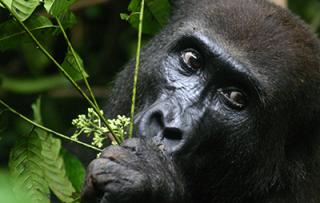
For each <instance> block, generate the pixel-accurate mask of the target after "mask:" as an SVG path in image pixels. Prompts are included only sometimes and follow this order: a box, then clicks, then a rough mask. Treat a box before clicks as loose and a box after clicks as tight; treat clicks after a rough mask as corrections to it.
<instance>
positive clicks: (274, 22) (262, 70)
mask: <svg viewBox="0 0 320 203" xmlns="http://www.w3.org/2000/svg"><path fill="white" fill-rule="evenodd" d="M180 4H181V3H180ZM200 8H201V10H200ZM174 18H176V19H180V20H177V21H176V23H179V29H178V31H177V29H176V28H177V26H176V24H175V25H174V26H173V27H174V28H175V33H174V34H173V35H179V36H181V35H198V36H203V37H202V38H203V39H204V38H205V39H206V43H207V44H212V45H213V46H215V47H219V48H220V50H222V51H223V52H224V53H225V54H226V57H230V59H232V60H234V61H237V62H238V64H241V65H242V67H245V68H246V69H247V70H249V72H251V73H252V74H253V75H255V78H258V80H259V81H260V83H262V85H265V86H270V87H273V88H274V87H277V88H278V89H280V88H281V87H283V88H288V87H293V86H297V88H295V90H297V91H299V88H298V87H303V88H305V87H304V86H305V85H307V84H306V81H308V79H309V78H314V77H315V75H317V77H318V78H320V77H319V67H320V65H319V62H320V55H319V53H320V47H319V42H318V40H317V38H316V36H315V35H314V34H313V33H312V32H311V31H310V29H309V28H308V27H306V26H305V24H304V23H303V22H302V21H301V20H300V19H298V18H297V17H296V16H294V15H292V14H291V13H290V12H289V11H287V10H284V9H282V8H280V7H278V6H276V5H274V4H272V3H269V2H267V1H264V0H214V1H213V0H198V1H192V0H189V1H188V0H186V1H184V4H183V5H182V6H180V7H179V9H178V12H177V14H176V16H175V17H174ZM306 69H309V70H308V71H306ZM306 72H307V74H306ZM302 73H303V74H302ZM275 76H277V77H275ZM311 76H312V77H311ZM283 78H286V80H283ZM302 83H303V84H302Z"/></svg>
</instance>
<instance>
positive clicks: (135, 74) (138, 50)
mask: <svg viewBox="0 0 320 203" xmlns="http://www.w3.org/2000/svg"><path fill="white" fill-rule="evenodd" d="M143 12H144V0H141V8H140V14H139V31H138V42H137V54H136V65H135V68H134V78H133V88H132V100H131V112H130V129H129V138H132V134H133V118H134V111H135V105H136V95H137V84H138V75H139V69H140V53H141V38H142V28H143Z"/></svg>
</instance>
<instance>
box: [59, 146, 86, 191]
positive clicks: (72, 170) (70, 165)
mask: <svg viewBox="0 0 320 203" xmlns="http://www.w3.org/2000/svg"><path fill="white" fill-rule="evenodd" d="M62 156H63V159H64V163H65V166H66V171H67V175H68V177H69V179H70V181H71V182H72V185H73V186H74V187H75V189H76V190H77V192H81V187H82V185H83V183H84V179H85V173H86V170H85V168H84V167H83V165H82V163H81V161H80V160H79V159H78V158H77V157H76V156H74V155H73V154H71V153H70V152H68V151H66V150H62Z"/></svg>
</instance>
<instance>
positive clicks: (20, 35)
mask: <svg viewBox="0 0 320 203" xmlns="http://www.w3.org/2000/svg"><path fill="white" fill-rule="evenodd" d="M25 24H26V26H27V27H28V28H29V30H30V31H31V32H33V33H35V32H40V31H43V30H48V29H53V28H57V26H55V25H53V24H52V23H51V21H50V20H49V19H48V18H47V17H44V16H32V17H31V18H30V19H28V20H27V21H26V22H25ZM0 30H1V32H0V51H5V50H7V49H14V48H18V47H20V46H21V44H23V43H27V42H30V41H31V38H30V37H29V36H28V35H27V33H26V31H25V30H24V29H23V28H21V26H20V25H19V23H18V22H17V21H15V20H8V21H6V22H4V23H2V24H0Z"/></svg>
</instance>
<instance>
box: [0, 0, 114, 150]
mask: <svg viewBox="0 0 320 203" xmlns="http://www.w3.org/2000/svg"><path fill="white" fill-rule="evenodd" d="M0 2H1V3H2V4H3V6H5V8H6V9H7V10H8V11H9V12H10V13H11V14H12V15H13V16H14V18H15V19H16V20H17V21H18V23H19V24H20V25H21V27H22V28H23V29H24V30H25V31H26V32H27V33H28V35H29V36H30V37H31V39H32V40H33V41H34V43H35V44H36V45H37V46H38V47H39V49H40V50H41V51H42V52H43V53H44V54H45V55H46V56H47V57H48V58H49V59H50V60H51V61H52V62H53V63H54V64H55V65H56V66H57V67H58V69H59V70H60V71H61V72H62V74H63V75H64V76H65V77H66V78H67V79H68V80H69V81H70V83H71V84H72V85H73V86H74V87H75V88H76V89H77V90H78V92H80V94H81V95H82V96H83V97H84V98H85V99H86V100H87V102H88V103H89V105H90V106H91V107H92V108H93V109H94V110H95V112H97V114H98V115H99V117H100V118H101V120H102V121H103V123H104V124H105V125H106V127H107V128H108V130H109V132H110V133H108V135H107V136H108V137H109V139H110V140H111V141H115V142H116V143H118V144H119V143H120V142H119V140H118V139H117V137H116V136H115V133H114V132H113V130H112V128H111V127H110V125H109V123H108V121H107V119H106V118H105V117H104V115H103V114H102V113H101V112H100V109H99V108H98V107H97V106H96V105H95V104H94V103H93V102H92V101H91V100H90V98H89V97H88V96H87V94H86V93H85V92H84V91H83V90H82V89H81V88H80V86H79V85H78V84H77V83H76V82H75V81H74V80H73V79H72V77H71V76H70V75H69V74H68V73H67V72H66V71H65V70H64V69H63V67H62V66H61V65H60V64H59V63H58V62H57V61H56V60H55V59H54V58H53V57H52V56H51V54H50V53H49V52H48V51H47V50H46V49H45V48H44V47H43V46H42V44H41V43H40V42H39V41H38V40H37V38H36V37H35V36H34V35H33V34H32V32H31V31H30V30H29V29H28V27H27V26H26V25H25V24H24V23H23V22H22V21H21V20H20V19H19V18H18V17H17V15H16V14H15V13H14V12H12V11H11V10H10V8H9V7H8V6H7V5H6V4H5V3H4V2H3V0H0Z"/></svg>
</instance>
